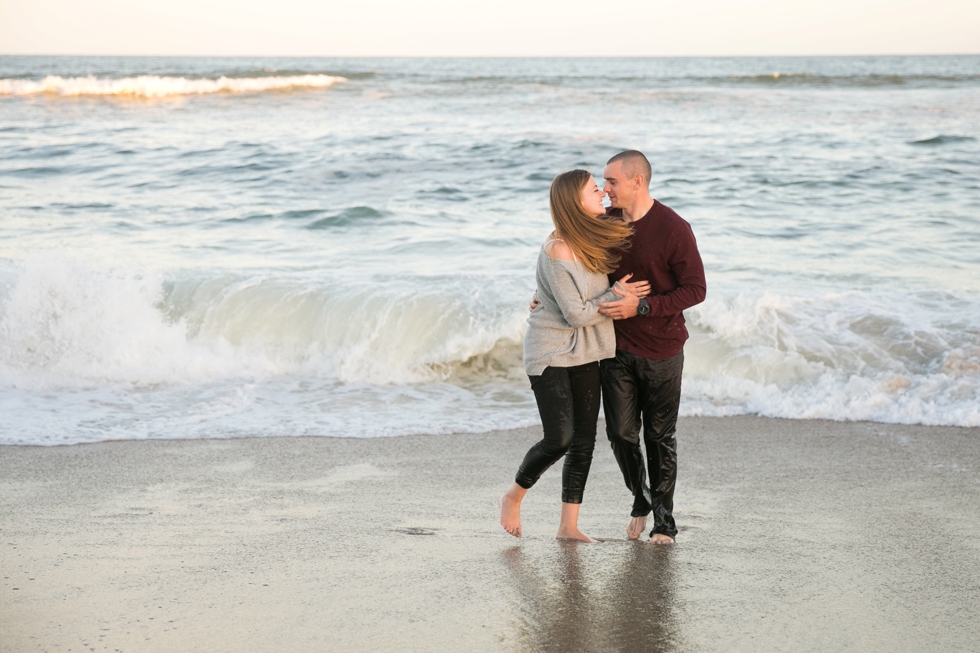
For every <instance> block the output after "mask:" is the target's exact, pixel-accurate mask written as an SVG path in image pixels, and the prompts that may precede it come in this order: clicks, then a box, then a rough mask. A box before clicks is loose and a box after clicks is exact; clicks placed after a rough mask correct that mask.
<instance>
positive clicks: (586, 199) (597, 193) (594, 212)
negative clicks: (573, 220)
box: [582, 177, 606, 218]
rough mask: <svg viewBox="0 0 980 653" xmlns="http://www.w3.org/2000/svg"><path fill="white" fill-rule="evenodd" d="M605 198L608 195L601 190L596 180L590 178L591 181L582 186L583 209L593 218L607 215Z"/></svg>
mask: <svg viewBox="0 0 980 653" xmlns="http://www.w3.org/2000/svg"><path fill="white" fill-rule="evenodd" d="M605 196H606V194H605V193H603V192H602V191H601V190H599V186H598V185H597V184H596V183H595V179H592V178H591V177H589V180H588V181H587V182H585V185H584V186H582V208H583V209H585V212H586V213H588V214H589V215H591V216H592V217H593V218H598V217H599V216H600V215H605V214H606V207H604V206H603V205H602V198H603V197H605Z"/></svg>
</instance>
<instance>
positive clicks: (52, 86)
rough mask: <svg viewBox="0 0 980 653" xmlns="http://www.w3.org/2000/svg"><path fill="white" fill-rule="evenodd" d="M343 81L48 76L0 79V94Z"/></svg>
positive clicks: (251, 88)
mask: <svg viewBox="0 0 980 653" xmlns="http://www.w3.org/2000/svg"><path fill="white" fill-rule="evenodd" d="M346 81H347V79H346V78H344V77H335V76H332V75H288V76H265V77H224V76H222V77H219V78H217V79H187V78H184V77H165V76H158V75H139V76H136V77H122V78H119V79H110V78H98V77H95V76H93V75H89V76H87V77H60V76H58V75H48V76H47V77H45V78H44V79H42V80H40V81H33V80H26V79H0V95H41V94H47V95H61V96H78V95H116V96H132V97H141V98H162V97H171V96H177V95H206V94H209V93H261V92H263V91H282V90H288V89H297V88H328V87H330V86H333V85H334V84H339V83H342V82H346Z"/></svg>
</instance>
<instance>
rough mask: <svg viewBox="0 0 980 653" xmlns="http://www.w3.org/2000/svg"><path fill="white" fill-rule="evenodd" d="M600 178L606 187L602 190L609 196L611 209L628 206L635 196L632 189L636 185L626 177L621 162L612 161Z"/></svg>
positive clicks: (634, 191)
mask: <svg viewBox="0 0 980 653" xmlns="http://www.w3.org/2000/svg"><path fill="white" fill-rule="evenodd" d="M602 176H603V177H604V178H605V180H606V185H605V186H603V188H602V190H603V192H604V193H605V194H606V195H608V196H609V203H610V205H611V206H612V208H614V209H621V208H624V207H627V206H630V205H631V203H632V201H633V197H634V195H636V189H635V188H633V187H634V186H635V185H636V184H634V183H633V180H632V179H629V178H627V177H626V173H624V172H623V164H622V162H621V161H614V162H613V163H610V164H609V165H607V166H606V169H605V170H603V171H602Z"/></svg>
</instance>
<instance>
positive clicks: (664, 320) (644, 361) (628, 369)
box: [599, 150, 706, 544]
mask: <svg viewBox="0 0 980 653" xmlns="http://www.w3.org/2000/svg"><path fill="white" fill-rule="evenodd" d="M650 174H651V169H650V162H649V161H647V158H646V157H645V156H643V154H642V153H640V152H637V151H636V150H629V151H626V152H621V153H619V154H617V155H616V156H614V157H613V158H611V159H609V162H608V163H607V164H606V168H605V171H604V172H603V176H604V177H605V179H606V185H605V187H604V188H603V191H605V193H606V194H607V195H608V196H609V200H610V202H611V206H610V208H609V213H610V214H611V215H616V216H621V217H622V218H623V219H624V220H626V221H627V222H630V223H631V224H632V226H633V235H632V237H631V238H630V246H629V248H628V249H627V250H626V251H624V252H621V253H620V254H621V256H622V258H621V260H620V263H619V268H618V269H617V270H615V271H614V272H612V273H611V274H610V275H609V280H610V282H613V281H615V280H616V279H620V278H622V277H623V276H624V275H626V274H629V273H632V274H633V278H632V281H649V282H650V286H651V289H650V296H649V297H646V298H644V299H640V300H638V299H637V298H636V297H635V296H632V295H627V296H625V297H623V298H622V299H619V300H618V301H615V302H609V303H603V304H599V306H600V312H601V313H602V314H603V315H607V316H609V317H611V318H613V319H614V320H616V323H615V326H616V357H615V358H611V359H608V360H604V361H601V363H600V366H601V368H600V370H601V371H600V374H601V380H602V405H603V409H604V412H605V416H606V435H607V436H608V437H609V442H610V444H611V445H612V449H613V454H614V455H615V457H616V461H617V462H618V463H619V468H620V470H621V471H622V472H623V479H624V480H625V481H626V487H628V488H629V489H630V492H632V493H633V510H632V512H631V515H630V516H631V519H630V522H629V525H628V526H627V528H626V534H627V537H629V538H630V539H631V540H635V539H638V538H639V537H640V535H641V534H642V533H643V531H644V530H646V523H647V516H648V515H649V514H650V513H651V512H652V513H653V528H652V529H651V531H650V542H652V543H654V544H672V543H673V542H674V538H675V537H676V536H677V526H676V525H675V524H674V515H673V510H674V486H675V484H676V481H677V440H676V438H675V436H674V431H675V428H676V424H677V413H678V409H679V407H680V399H681V371H682V370H683V368H684V342H685V341H686V340H687V338H688V333H687V328H686V327H685V326H684V315H683V311H684V309H687V308H690V307H692V306H694V305H696V304H700V303H701V302H702V301H704V296H705V289H706V286H705V280H704V265H703V264H702V262H701V255H700V254H699V253H698V247H697V243H696V242H695V240H694V233H693V232H692V231H691V225H689V224H688V223H687V222H685V221H684V220H683V219H682V218H681V217H680V216H679V215H677V213H675V212H674V211H673V210H672V209H670V208H669V207H667V206H664V205H663V204H661V203H660V202H658V201H656V200H654V199H653V198H652V197H651V196H650V188H649V186H650ZM641 421H642V426H643V441H644V444H645V445H646V466H644V461H643V454H642V452H641V449H640V426H641ZM645 467H648V468H649V474H650V482H649V484H647V481H646V476H647V475H646V469H645Z"/></svg>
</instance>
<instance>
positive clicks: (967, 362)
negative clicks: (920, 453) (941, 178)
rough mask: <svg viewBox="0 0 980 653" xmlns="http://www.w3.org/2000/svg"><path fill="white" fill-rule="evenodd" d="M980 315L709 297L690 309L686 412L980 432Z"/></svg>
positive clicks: (875, 303) (835, 296)
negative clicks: (979, 429)
mask: <svg viewBox="0 0 980 653" xmlns="http://www.w3.org/2000/svg"><path fill="white" fill-rule="evenodd" d="M937 305H938V306H943V305H945V306H947V307H948V312H945V311H939V312H938V313H937V311H936V307H937ZM898 307H901V308H898ZM944 313H946V315H944ZM978 313H980V306H978V305H977V303H976V302H975V301H973V302H964V301H961V300H957V299H956V298H954V297H952V296H948V297H945V298H940V299H939V300H938V301H937V298H935V297H925V298H919V297H916V296H915V295H906V296H902V297H895V296H888V295H886V294H884V293H880V294H877V295H869V294H868V293H865V292H860V291H850V292H842V293H840V292H839V293H830V294H826V295H817V296H812V297H801V296H795V297H794V296H784V295H779V294H776V293H765V294H763V295H761V296H747V295H741V294H740V295H738V296H736V297H729V298H724V297H721V298H718V297H716V298H713V299H709V300H708V301H707V302H705V303H704V304H703V305H701V306H698V307H695V308H694V309H691V310H690V311H689V312H688V315H689V318H690V322H689V325H690V327H691V331H692V339H691V342H690V343H689V345H688V346H687V348H686V352H687V353H686V357H687V368H686V369H685V404H684V410H685V414H688V415H735V414H757V415H764V416H767V417H782V418H791V419H830V420H845V421H874V422H885V423H901V424H929V425H946V426H980V330H978V329H977V327H976V324H978V323H980V315H978ZM951 316H954V317H951ZM971 316H972V317H971Z"/></svg>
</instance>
